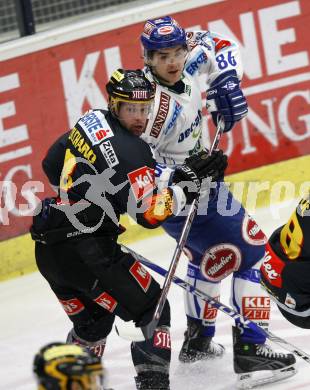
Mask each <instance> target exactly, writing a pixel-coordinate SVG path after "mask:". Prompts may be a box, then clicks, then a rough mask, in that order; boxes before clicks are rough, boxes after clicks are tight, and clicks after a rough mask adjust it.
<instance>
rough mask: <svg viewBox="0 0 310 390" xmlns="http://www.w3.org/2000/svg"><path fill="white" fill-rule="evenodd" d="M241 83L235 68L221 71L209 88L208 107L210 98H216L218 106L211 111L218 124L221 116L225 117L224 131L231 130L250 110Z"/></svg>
mask: <svg viewBox="0 0 310 390" xmlns="http://www.w3.org/2000/svg"><path fill="white" fill-rule="evenodd" d="M239 84H240V81H239V79H238V76H237V72H236V71H235V70H234V69H233V70H228V71H227V72H224V73H221V74H220V75H219V76H218V77H217V78H216V79H215V80H214V81H213V82H212V83H211V85H210V89H208V90H207V108H208V107H209V105H208V100H214V102H215V106H216V108H215V111H212V112H211V115H212V119H213V122H214V124H215V126H217V123H218V121H219V118H220V117H221V118H223V120H224V124H225V127H224V132H227V131H229V130H231V129H232V128H233V126H234V125H235V123H236V122H238V121H240V119H242V118H244V117H245V116H246V115H247V112H248V105H247V102H246V99H245V97H244V95H243V92H242V90H241V89H240V86H239Z"/></svg>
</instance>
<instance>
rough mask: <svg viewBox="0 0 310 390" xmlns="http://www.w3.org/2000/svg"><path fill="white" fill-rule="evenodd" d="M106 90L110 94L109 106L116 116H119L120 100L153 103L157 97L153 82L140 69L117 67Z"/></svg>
mask: <svg viewBox="0 0 310 390" xmlns="http://www.w3.org/2000/svg"><path fill="white" fill-rule="evenodd" d="M106 90H107V93H108V95H109V108H110V110H111V112H112V114H114V115H115V116H118V108H119V107H118V104H119V103H120V102H127V103H148V102H150V103H151V102H152V101H153V100H154V97H155V91H154V88H153V86H152V84H151V83H150V81H149V80H148V79H147V78H146V77H145V76H144V74H143V72H142V70H139V69H138V70H125V69H117V70H116V71H115V72H113V74H112V76H111V78H110V80H109V82H108V83H107V85H106Z"/></svg>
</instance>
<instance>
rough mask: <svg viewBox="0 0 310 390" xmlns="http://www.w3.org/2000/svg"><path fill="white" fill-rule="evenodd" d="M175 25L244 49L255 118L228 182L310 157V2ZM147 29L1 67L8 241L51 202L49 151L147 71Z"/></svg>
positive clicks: (2, 229)
mask: <svg viewBox="0 0 310 390" xmlns="http://www.w3.org/2000/svg"><path fill="white" fill-rule="evenodd" d="M279 3H280V4H279ZM173 16H174V17H175V18H176V19H177V20H178V21H179V23H180V24H181V25H183V26H184V27H185V28H190V27H195V29H203V30H206V29H208V28H209V29H210V30H214V31H217V32H220V33H223V34H225V35H230V36H231V37H232V38H234V39H235V40H236V41H238V42H239V44H240V47H241V51H242V56H243V59H244V80H243V83H242V86H243V88H244V90H245V93H246V95H247V98H248V103H249V115H248V117H247V118H246V119H245V120H243V121H242V123H241V124H238V126H236V127H235V128H234V130H233V132H231V133H229V134H228V135H227V137H226V140H225V141H224V142H223V144H222V146H223V148H224V149H226V151H227V152H228V154H229V155H230V165H229V172H228V173H233V172H239V171H242V170H245V169H250V168H254V167H258V166H262V165H265V164H270V163H273V162H277V161H281V160H286V159H289V158H293V157H297V156H301V155H305V154H308V153H309V150H310V88H309V87H310V83H309V80H310V67H309V64H310V46H309V38H308V26H309V24H310V2H309V1H308V0H294V1H284V2H279V1H278V0H255V1H254V0H251V1H247V2H245V1H242V2H241V1H237V0H227V1H224V2H220V3H215V4H211V5H208V6H203V7H199V8H196V9H191V10H187V11H182V12H179V13H175V14H174V15H173ZM142 25H143V23H137V24H134V25H130V26H126V27H123V28H119V29H117V30H112V31H108V32H104V33H101V34H98V35H93V36H90V37H85V38H82V39H78V40H74V41H72V42H67V43H64V44H61V45H58V46H53V47H48V48H46V49H41V50H39V51H35V52H30V53H29V54H25V55H22V56H19V57H15V58H11V59H8V60H4V61H2V62H1V63H0V194H1V208H0V240H3V239H6V238H9V237H13V236H16V235H19V234H22V233H25V232H26V231H27V229H28V227H29V224H30V217H25V215H26V214H27V210H28V209H29V208H31V207H32V206H33V204H34V203H35V202H36V197H39V198H42V196H43V195H45V194H47V193H51V190H50V187H49V186H48V184H47V181H46V179H45V177H44V175H43V172H42V170H41V160H42V158H43V157H44V154H45V153H46V151H47V149H48V147H49V145H50V144H51V143H52V142H53V141H54V140H55V139H56V138H57V137H58V136H59V135H60V134H62V133H63V132H65V131H66V130H68V129H69V128H70V127H71V126H72V125H73V124H74V123H75V121H76V120H77V119H78V117H79V116H80V115H81V114H82V113H83V112H85V111H86V110H87V109H88V108H90V107H93V108H101V107H104V106H105V105H106V94H105V84H106V82H107V79H108V76H109V75H110V74H111V71H113V70H114V69H115V68H117V67H124V68H132V69H135V68H137V67H142V60H141V47H140V43H139V34H140V33H141V30H142ZM0 49H1V48H0ZM0 53H1V50H0ZM202 90H203V86H202ZM209 127H210V128H212V126H211V125H210V126H209ZM38 182H42V183H43V184H41V185H40V184H39V183H38ZM28 211H29V210H28ZM1 224H2V226H1Z"/></svg>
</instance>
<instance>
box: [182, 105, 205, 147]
mask: <svg viewBox="0 0 310 390" xmlns="http://www.w3.org/2000/svg"><path fill="white" fill-rule="evenodd" d="M201 118H202V115H201V111H200V110H198V114H197V116H196V118H195V120H194V122H192V124H191V125H190V127H189V128H188V129H186V130H185V131H183V132H182V133H181V134H180V135H179V139H178V143H180V142H183V141H184V140H185V139H186V138H188V137H189V136H190V135H191V134H192V137H193V138H198V137H199V135H200V134H201V128H200V122H201Z"/></svg>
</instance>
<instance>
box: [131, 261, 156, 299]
mask: <svg viewBox="0 0 310 390" xmlns="http://www.w3.org/2000/svg"><path fill="white" fill-rule="evenodd" d="M129 272H130V273H131V275H132V276H133V277H134V278H135V279H136V281H137V282H138V283H139V285H140V286H141V288H142V290H143V291H145V292H147V290H148V289H149V287H150V284H151V280H152V278H151V275H150V274H149V273H148V272H147V270H146V269H145V268H144V267H143V266H142V265H141V264H140V263H139V262H138V261H136V262H135V263H134V264H133V265H132V266H131V267H130V268H129Z"/></svg>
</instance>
